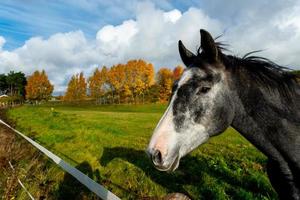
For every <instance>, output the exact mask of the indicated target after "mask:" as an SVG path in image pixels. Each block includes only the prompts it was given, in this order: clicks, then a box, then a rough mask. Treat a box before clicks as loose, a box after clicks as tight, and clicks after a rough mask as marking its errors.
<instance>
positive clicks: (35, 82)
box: [25, 70, 53, 101]
mask: <svg viewBox="0 0 300 200" xmlns="http://www.w3.org/2000/svg"><path fill="white" fill-rule="evenodd" d="M25 90H26V99H28V100H31V101H32V100H34V101H41V100H49V99H50V97H51V94H52V92H53V85H51V83H50V81H49V80H48V76H47V74H46V72H45V71H44V70H43V71H42V72H39V71H35V72H34V73H33V74H32V75H31V76H29V77H28V80H27V85H26V87H25Z"/></svg>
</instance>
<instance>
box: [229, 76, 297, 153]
mask: <svg viewBox="0 0 300 200" xmlns="http://www.w3.org/2000/svg"><path fill="white" fill-rule="evenodd" d="M234 85H235V89H234V90H235V92H236V94H235V95H234V96H235V98H234V101H235V105H236V109H235V111H236V112H235V118H234V119H233V122H232V127H233V128H235V129H236V130H237V131H238V132H240V133H241V134H242V135H243V136H244V137H245V138H246V139H248V140H249V141H250V142H251V143H252V144H253V145H254V146H256V147H257V148H258V149H260V150H261V151H262V152H263V153H264V154H265V155H267V156H268V157H273V158H274V157H275V158H276V157H277V156H278V154H279V151H280V150H278V148H277V147H278V146H283V145H285V144H284V142H285V141H284V139H285V138H284V137H285V136H286V135H292V134H295V133H296V132H297V130H299V119H296V120H295V113H293V111H291V110H289V109H286V107H287V106H286V105H283V103H282V101H281V100H280V98H281V97H280V94H279V93H278V92H276V91H274V92H272V91H268V90H267V89H262V88H259V87H257V86H253V85H251V84H250V83H248V84H247V83H242V82H241V81H239V80H238V79H237V80H235V84H234ZM295 122H296V123H297V124H298V126H297V125H294V124H295ZM293 126H294V128H289V127H293ZM295 135H297V134H295ZM298 135H299V134H298Z"/></svg>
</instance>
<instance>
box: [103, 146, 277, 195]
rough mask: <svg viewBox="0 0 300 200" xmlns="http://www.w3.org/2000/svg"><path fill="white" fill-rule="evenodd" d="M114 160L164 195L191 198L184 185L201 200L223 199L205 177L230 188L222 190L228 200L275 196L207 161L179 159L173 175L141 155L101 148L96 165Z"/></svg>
mask: <svg viewBox="0 0 300 200" xmlns="http://www.w3.org/2000/svg"><path fill="white" fill-rule="evenodd" d="M114 158H121V159H123V160H125V161H128V162H130V163H132V164H133V165H135V166H136V167H138V168H140V169H141V170H143V171H144V173H145V174H146V175H147V176H148V177H149V178H150V179H151V180H152V181H154V182H156V183H157V184H159V185H161V186H163V187H164V188H166V189H167V191H168V193H172V192H180V193H183V194H186V195H192V194H189V192H188V191H186V190H185V188H184V185H193V186H194V187H196V188H197V191H198V192H197V193H198V194H201V196H202V197H203V198H204V199H219V198H220V197H221V196H222V195H223V197H224V192H223V190H222V191H221V190H218V189H216V188H217V187H218V186H217V185H210V184H209V183H208V182H209V181H207V180H205V176H206V178H207V175H208V176H210V177H213V178H214V179H216V181H217V183H219V181H220V182H225V183H226V185H230V186H226V188H225V192H226V194H227V195H230V197H231V198H232V199H241V198H242V199H251V195H252V194H250V193H253V194H254V195H258V196H260V198H261V199H263V196H265V197H268V198H272V199H276V194H275V193H274V191H273V190H272V188H271V187H270V185H269V184H268V182H266V181H265V180H264V179H259V178H256V177H252V176H251V175H249V176H243V175H241V176H240V177H237V176H236V175H234V172H233V171H232V170H230V169H228V168H227V169H223V168H220V167H218V165H211V164H208V159H207V158H199V157H193V156H186V157H185V158H183V159H182V161H181V163H180V168H179V169H177V170H176V171H175V172H173V173H166V172H160V171H158V170H156V169H154V167H153V166H152V164H151V161H150V160H149V158H148V157H147V155H146V153H145V152H144V151H141V150H136V149H133V148H123V147H115V148H104V151H103V155H102V157H101V158H100V164H101V165H102V166H106V165H107V164H108V163H109V162H110V161H112V160H113V159H114ZM213 184H214V183H213ZM213 187H214V188H213ZM221 187H222V186H221ZM218 193H219V194H218ZM221 193H222V194H221ZM219 195H221V196H219ZM252 197H253V196H252Z"/></svg>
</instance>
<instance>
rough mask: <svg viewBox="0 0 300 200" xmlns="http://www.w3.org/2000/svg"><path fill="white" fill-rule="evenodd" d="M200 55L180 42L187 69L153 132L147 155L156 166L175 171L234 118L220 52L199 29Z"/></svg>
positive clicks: (160, 168) (174, 87) (210, 38)
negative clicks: (193, 151) (192, 152)
mask: <svg viewBox="0 0 300 200" xmlns="http://www.w3.org/2000/svg"><path fill="white" fill-rule="evenodd" d="M200 33H201V49H202V52H201V53H199V52H198V55H197V56H196V55H194V54H193V53H192V52H190V51H189V50H187V49H186V48H185V47H184V45H183V44H182V42H181V41H179V53H180V56H181V59H182V61H183V62H184V64H185V65H186V66H187V68H186V69H185V70H184V72H183V74H182V76H181V78H180V79H179V81H177V82H175V83H174V85H173V93H172V97H171V100H170V103H169V106H168V108H167V110H166V111H165V113H164V115H163V116H162V118H161V119H160V121H159V123H158V125H157V127H156V128H155V130H154V133H153V136H152V138H151V141H150V144H149V146H148V149H147V152H148V154H149V155H150V156H151V158H152V161H153V163H154V165H155V167H156V168H157V169H159V170H161V171H174V170H175V169H176V168H177V167H178V165H179V161H180V158H182V157H183V156H185V155H186V154H188V153H189V152H191V151H192V150H193V149H195V148H196V147H198V146H199V145H201V144H203V143H204V142H206V141H207V140H208V139H209V137H211V136H214V135H217V134H219V133H222V132H223V131H224V130H225V129H226V128H227V127H228V126H229V125H230V124H231V122H232V120H233V117H234V103H233V99H232V97H231V92H230V91H231V90H230V87H229V85H230V81H229V77H228V76H229V75H228V74H227V73H226V69H225V66H224V64H223V63H222V61H221V60H222V59H220V56H221V50H220V48H219V47H218V46H217V45H216V44H215V42H214V40H213V38H212V37H211V35H210V34H209V33H208V32H206V31H205V30H201V31H200Z"/></svg>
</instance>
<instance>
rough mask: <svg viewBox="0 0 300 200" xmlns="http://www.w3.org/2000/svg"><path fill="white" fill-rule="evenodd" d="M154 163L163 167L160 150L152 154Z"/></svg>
mask: <svg viewBox="0 0 300 200" xmlns="http://www.w3.org/2000/svg"><path fill="white" fill-rule="evenodd" d="M152 161H153V163H154V165H161V164H162V156H161V153H160V151H159V150H157V149H156V150H155V151H154V152H153V154H152Z"/></svg>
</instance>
